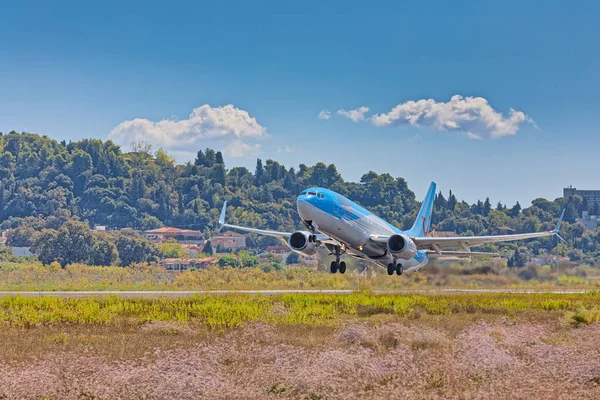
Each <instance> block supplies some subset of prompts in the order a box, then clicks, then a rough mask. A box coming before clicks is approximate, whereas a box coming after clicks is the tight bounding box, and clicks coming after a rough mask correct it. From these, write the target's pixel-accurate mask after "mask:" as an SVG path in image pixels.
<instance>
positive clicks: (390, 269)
mask: <svg viewBox="0 0 600 400" xmlns="http://www.w3.org/2000/svg"><path fill="white" fill-rule="evenodd" d="M394 272H395V273H396V274H398V275H402V273H403V272H404V267H403V266H402V264H400V263H397V262H396V260H394V262H393V263H389V264H388V266H387V273H388V275H394Z"/></svg>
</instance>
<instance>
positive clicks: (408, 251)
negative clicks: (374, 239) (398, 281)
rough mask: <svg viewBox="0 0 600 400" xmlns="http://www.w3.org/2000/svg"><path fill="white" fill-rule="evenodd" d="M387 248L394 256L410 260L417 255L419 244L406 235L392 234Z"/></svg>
mask: <svg viewBox="0 0 600 400" xmlns="http://www.w3.org/2000/svg"><path fill="white" fill-rule="evenodd" d="M387 248H388V250H389V252H390V253H392V255H393V256H394V257H397V258H402V259H405V260H410V259H411V258H413V257H414V256H416V255H417V245H416V244H415V242H413V241H412V239H411V238H409V237H408V236H406V235H400V234H396V235H392V236H390V238H389V239H388V242H387Z"/></svg>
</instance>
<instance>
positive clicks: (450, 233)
mask: <svg viewBox="0 0 600 400" xmlns="http://www.w3.org/2000/svg"><path fill="white" fill-rule="evenodd" d="M429 236H431V237H455V236H458V235H457V234H456V232H453V231H436V230H433V231H432V232H431V233H430V234H429Z"/></svg>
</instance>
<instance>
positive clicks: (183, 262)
mask: <svg viewBox="0 0 600 400" xmlns="http://www.w3.org/2000/svg"><path fill="white" fill-rule="evenodd" d="M216 262H217V259H216V258H214V257H208V258H164V259H162V260H160V261H159V262H158V263H159V264H160V265H162V266H163V267H165V268H166V269H168V270H170V271H185V270H188V269H190V268H196V269H199V268H206V267H208V266H209V265H212V264H215V263H216Z"/></svg>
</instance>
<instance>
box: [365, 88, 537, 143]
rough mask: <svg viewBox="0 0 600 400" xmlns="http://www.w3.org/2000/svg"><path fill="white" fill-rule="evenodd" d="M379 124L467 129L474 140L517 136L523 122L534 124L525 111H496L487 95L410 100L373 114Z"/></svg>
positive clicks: (463, 130) (438, 128) (374, 121)
mask: <svg viewBox="0 0 600 400" xmlns="http://www.w3.org/2000/svg"><path fill="white" fill-rule="evenodd" d="M371 121H372V122H373V124H374V125H376V126H392V125H401V124H411V125H414V126H418V127H432V128H434V129H437V130H439V131H461V132H466V133H467V135H468V136H469V137H470V138H472V139H493V138H499V137H503V136H510V135H515V134H516V133H517V131H518V130H519V127H520V125H521V124H522V123H523V122H529V123H532V124H534V126H535V123H534V122H533V120H532V119H531V118H529V117H528V116H527V115H525V113H523V112H521V111H517V110H513V109H512V108H511V109H509V112H508V117H507V118H505V117H504V116H503V115H502V113H499V112H498V111H496V110H494V109H493V108H492V107H491V106H490V104H489V103H488V101H487V100H486V99H484V98H483V97H462V96H460V95H455V96H452V98H451V99H450V101H449V102H447V103H444V102H436V101H435V100H433V99H422V100H418V101H407V102H406V103H402V104H398V105H397V106H396V107H394V108H393V109H392V110H391V111H390V112H388V113H387V114H376V115H374V116H373V117H371Z"/></svg>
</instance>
